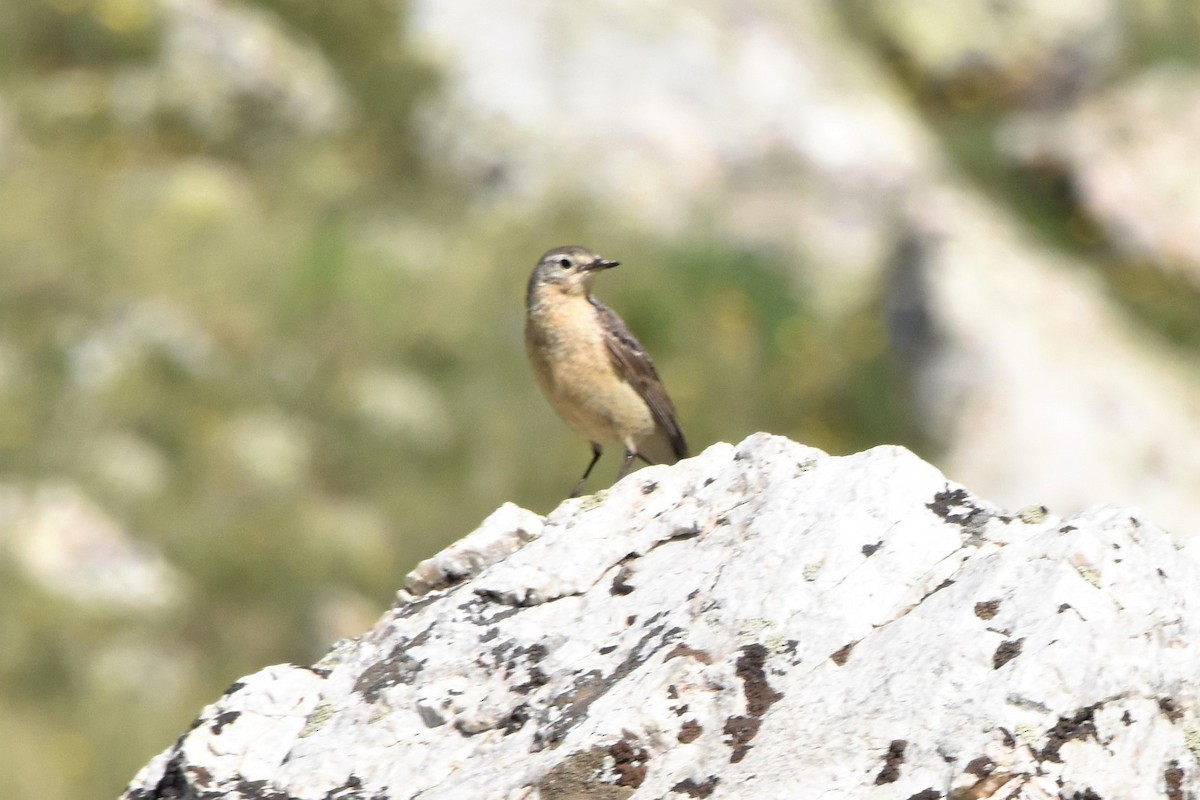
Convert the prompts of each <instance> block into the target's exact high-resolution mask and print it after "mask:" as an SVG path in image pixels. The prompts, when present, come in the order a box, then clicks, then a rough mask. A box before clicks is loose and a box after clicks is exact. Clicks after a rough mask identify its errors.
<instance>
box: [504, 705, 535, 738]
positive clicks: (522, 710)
mask: <svg viewBox="0 0 1200 800" xmlns="http://www.w3.org/2000/svg"><path fill="white" fill-rule="evenodd" d="M528 721H529V705H528V704H526V703H521V705H519V706H517V707H516V708H514V709H513V710H512V711H510V712H509V713H508V716H507V717H505V718H504V719H503V720H502V721H501V722H500V725H499V726H498V727H499V728H500V730H502V731H504V735H505V736H508V735H509V734H512V733H516V732H517V731H519V730H521V728H523V727H525V723H526V722H528Z"/></svg>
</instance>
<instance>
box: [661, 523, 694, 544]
mask: <svg viewBox="0 0 1200 800" xmlns="http://www.w3.org/2000/svg"><path fill="white" fill-rule="evenodd" d="M699 535H700V529H699V528H698V527H696V526H695V525H689V526H688V527H686V528H676V529H675V531H674V532H673V533H672V534H671V535H670V536H669V537H667V539H666V540H665V542H660V544H665V543H666V542H686V541H687V540H688V539H695V538H696V537H697V536H699Z"/></svg>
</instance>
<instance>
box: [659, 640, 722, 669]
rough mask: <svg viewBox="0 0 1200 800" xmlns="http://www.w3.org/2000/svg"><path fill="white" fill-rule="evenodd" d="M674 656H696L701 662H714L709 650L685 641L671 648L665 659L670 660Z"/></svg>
mask: <svg viewBox="0 0 1200 800" xmlns="http://www.w3.org/2000/svg"><path fill="white" fill-rule="evenodd" d="M672 658H694V659H696V660H697V661H699V662H700V663H701V664H711V663H712V662H713V657H712V656H711V655H709V653H708V652H707V651H705V650H697V649H696V648H694V647H689V646H688V645H686V644H684V643H683V642H680V643H679V644H677V645H675V646H674V647H673V648H671V652H669V653H667V654H666V655H665V656H663V661H670V660H671V659H672Z"/></svg>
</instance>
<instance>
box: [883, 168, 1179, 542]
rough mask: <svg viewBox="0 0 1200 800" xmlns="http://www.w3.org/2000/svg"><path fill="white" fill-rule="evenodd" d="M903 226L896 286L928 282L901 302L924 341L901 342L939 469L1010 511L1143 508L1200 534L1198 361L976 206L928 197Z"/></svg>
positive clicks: (1064, 262) (938, 194) (961, 197)
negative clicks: (1160, 343)
mask: <svg viewBox="0 0 1200 800" xmlns="http://www.w3.org/2000/svg"><path fill="white" fill-rule="evenodd" d="M909 219H910V223H911V226H912V230H913V231H916V232H917V233H916V234H915V235H916V237H917V239H918V240H920V241H921V242H922V244H921V245H920V246H919V247H918V248H917V249H918V252H917V253H916V254H914V255H912V256H911V260H912V261H913V262H914V263H913V264H912V265H911V266H910V267H909V268H908V270H909V271H910V272H911V273H914V274H915V276H916V277H914V274H909V275H908V276H907V277H904V276H903V275H904V271H903V270H894V273H896V274H898V275H900V276H901V277H899V278H894V279H893V280H894V282H899V283H904V282H906V281H907V282H909V283H913V282H919V283H922V284H923V285H922V286H920V287H917V288H913V287H909V289H908V290H907V292H908V293H909V294H911V295H919V296H920V297H916V298H912V305H913V306H914V307H915V308H916V309H921V310H923V312H924V313H925V314H926V315H927V317H926V324H927V325H928V330H926V331H924V332H923V333H921V332H919V331H918V332H911V331H910V333H909V334H908V335H910V336H914V337H916V338H917V339H920V337H922V336H924V337H926V339H925V340H924V341H914V342H912V343H909V344H908V345H907V346H908V347H910V348H911V349H912V351H913V355H912V363H911V365H910V366H911V368H912V370H913V374H914V376H915V380H916V388H917V405H918V407H919V408H920V409H921V411H922V412H923V413H924V418H923V423H924V425H925V426H926V429H927V431H928V432H929V433H930V434H931V435H932V436H933V437H934V438H936V439H937V440H938V441H939V442H940V443H941V444H942V446H943V450H942V452H941V453H940V454H939V457H938V465H939V466H940V467H941V468H942V469H944V470H945V471H946V472H947V473H948V474H950V475H953V476H954V477H955V478H956V479H957V480H960V481H962V482H963V483H965V484H967V485H969V486H972V487H975V488H976V489H977V490H978V491H980V492H983V493H986V494H987V495H988V496H989V497H990V498H992V499H993V500H995V501H996V502H999V503H1002V504H1004V505H1008V506H1013V507H1020V506H1025V505H1030V504H1045V505H1047V506H1049V507H1050V508H1052V509H1054V510H1055V511H1057V512H1059V513H1074V512H1075V511H1078V510H1079V509H1081V508H1085V507H1087V506H1089V505H1094V504H1096V503H1100V502H1112V503H1118V504H1121V505H1126V504H1128V505H1136V506H1138V507H1139V508H1142V509H1144V510H1145V512H1146V513H1147V514H1148V515H1149V516H1150V517H1151V518H1152V519H1154V520H1155V521H1156V522H1157V523H1158V524H1160V525H1162V526H1163V527H1165V528H1167V530H1169V531H1171V533H1173V534H1176V535H1180V536H1184V535H1194V534H1197V533H1200V503H1198V502H1197V498H1196V491H1195V487H1196V486H1197V485H1200V403H1198V402H1197V399H1196V398H1197V397H1200V375H1197V373H1196V371H1195V369H1194V367H1193V366H1192V365H1189V364H1186V363H1180V362H1178V361H1175V360H1173V359H1172V358H1171V356H1170V354H1168V353H1166V352H1164V351H1161V350H1159V349H1157V348H1156V347H1154V343H1153V342H1152V341H1150V340H1148V339H1147V337H1146V336H1145V335H1143V334H1141V333H1139V332H1138V331H1137V330H1136V329H1135V328H1134V326H1133V325H1132V323H1131V321H1130V320H1129V319H1127V318H1126V317H1125V316H1123V314H1122V313H1121V311H1120V309H1119V308H1118V307H1117V306H1116V305H1115V304H1114V303H1113V302H1112V300H1111V299H1110V298H1109V297H1108V296H1107V294H1106V292H1105V291H1104V288H1103V286H1102V285H1101V284H1100V282H1099V281H1098V280H1097V279H1096V277H1095V276H1094V275H1093V274H1092V273H1091V272H1090V271H1088V270H1087V269H1086V267H1085V265H1084V264H1082V263H1080V262H1078V261H1075V260H1073V259H1071V258H1068V257H1066V256H1063V255H1060V254H1056V253H1053V252H1050V251H1047V250H1044V249H1042V248H1040V247H1037V246H1035V244H1034V243H1033V242H1032V241H1031V240H1030V238H1029V237H1028V236H1027V235H1026V234H1025V233H1024V232H1023V231H1022V230H1021V229H1020V228H1019V227H1017V226H1015V225H1013V224H1011V223H1010V222H1009V221H1007V220H1006V219H1005V218H1004V217H1003V215H1001V214H999V213H997V211H996V209H995V207H994V206H992V205H991V204H989V203H987V202H986V201H983V200H982V199H980V198H979V197H977V196H975V195H973V194H971V193H969V192H965V191H961V190H956V189H952V188H949V187H942V188H936V189H931V190H927V191H924V192H922V193H920V195H918V196H915V197H914V200H913V203H912V206H911V209H910V212H909ZM904 291H905V290H904V289H903V288H900V289H897V288H894V289H893V293H897V292H899V293H904ZM907 313H908V314H909V315H910V316H912V315H914V314H915V313H916V311H915V310H909V311H908V312H907ZM910 328H919V325H917V326H910Z"/></svg>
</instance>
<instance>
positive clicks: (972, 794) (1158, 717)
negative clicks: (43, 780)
mask: <svg viewBox="0 0 1200 800" xmlns="http://www.w3.org/2000/svg"><path fill="white" fill-rule="evenodd" d="M1193 542H1194V540H1192V541H1189V542H1187V543H1184V544H1180V543H1177V542H1176V541H1174V540H1173V539H1172V538H1171V537H1170V536H1168V535H1167V534H1166V533H1164V532H1163V531H1162V530H1160V529H1159V528H1157V527H1155V526H1154V525H1153V524H1151V523H1149V522H1148V521H1146V520H1144V519H1142V518H1141V517H1139V516H1138V514H1137V513H1136V512H1131V511H1128V510H1123V509H1119V508H1108V507H1106V508H1094V509H1090V510H1087V511H1084V512H1082V513H1080V514H1078V515H1076V516H1074V517H1071V518H1069V519H1062V518H1058V517H1055V516H1054V515H1052V514H1050V513H1049V512H1047V510H1046V509H1044V508H1040V507H1038V508H1030V509H1026V510H1025V511H1022V512H1019V513H1015V514H1014V513H1010V512H1006V511H1004V510H1002V509H999V508H997V507H994V506H992V505H991V504H989V503H988V502H986V501H984V500H982V499H980V498H977V497H975V496H973V495H972V494H971V493H970V492H969V491H967V490H966V489H965V488H963V487H962V486H959V485H957V484H954V483H952V482H950V481H948V480H947V479H946V478H945V477H943V476H942V475H941V474H940V473H939V472H938V471H937V470H936V469H934V468H933V467H932V466H930V465H928V464H926V463H924V462H923V461H921V460H920V459H918V458H917V457H915V456H914V455H912V454H911V453H909V452H908V451H906V450H904V449H902V448H897V447H877V448H874V449H872V450H869V451H867V452H864V453H859V454H857V455H852V456H845V457H832V456H828V455H826V454H825V453H822V452H820V451H818V450H814V449H811V448H808V447H804V446H801V445H799V444H796V443H794V442H791V441H789V440H787V439H783V438H779V437H773V436H769V435H766V434H756V435H754V436H752V437H750V438H748V439H746V440H745V441H744V442H742V443H741V444H739V445H736V446H735V445H729V444H717V445H714V446H712V447H710V448H708V449H707V450H706V451H705V452H704V453H703V454H701V455H700V456H698V457H696V458H693V459H690V460H687V461H684V462H681V463H680V464H677V465H675V466H673V467H650V468H647V469H645V470H642V471H640V472H637V473H635V474H633V475H631V476H629V477H627V478H626V479H625V480H623V481H621V482H620V483H618V484H617V485H616V486H614V487H613V488H612V489H611V490H609V491H607V492H605V493H602V494H599V495H594V496H591V497H585V498H581V499H577V500H568V501H566V502H564V503H563V504H562V505H561V506H559V507H558V508H557V509H556V510H554V511H553V512H552V513H550V514H549V515H548V516H547V517H545V518H544V519H542V518H540V517H539V516H538V515H536V514H533V513H531V512H526V511H523V510H521V509H518V508H516V507H515V506H506V507H503V508H502V509H501V510H500V511H498V512H497V513H496V514H494V515H493V516H492V517H490V518H489V519H488V520H486V521H485V522H484V524H483V525H482V526H481V527H480V528H479V529H478V530H476V531H475V532H473V533H471V534H469V535H468V536H467V537H466V538H465V539H463V540H462V541H461V542H459V543H458V544H457V545H455V546H454V547H452V548H450V549H448V550H447V551H446V553H445V554H444V555H443V556H439V557H437V558H434V559H432V560H431V561H429V562H426V563H425V564H423V565H422V566H421V567H420V568H419V570H418V571H417V574H414V575H413V576H410V581H409V584H408V585H409V587H410V588H409V589H406V590H404V591H402V592H401V593H400V595H399V598H398V601H397V603H396V604H395V606H394V607H393V608H392V609H391V610H390V611H388V612H387V613H386V614H385V615H384V616H383V617H382V618H381V619H380V620H379V622H378V623H377V624H376V625H375V627H374V628H372V629H371V630H369V631H367V632H366V633H365V634H364V635H363V636H361V637H360V638H358V639H354V640H348V641H343V642H341V643H340V644H338V645H337V646H335V647H334V648H333V649H332V650H331V651H330V653H329V654H328V655H327V656H326V657H325V658H324V659H322V660H321V661H320V662H318V663H317V664H315V665H313V666H298V665H291V664H283V665H278V666H273V667H269V668H267V669H264V670H263V671H261V672H259V673H257V674H255V675H251V676H249V677H246V678H243V679H242V680H240V681H238V682H237V683H235V684H233V686H231V687H230V688H229V690H228V691H227V692H226V693H225V694H224V696H223V697H221V698H219V699H218V700H217V701H216V702H215V703H213V704H212V705H210V706H208V707H207V708H205V709H204V710H203V711H202V712H201V714H200V716H199V717H198V718H197V719H196V721H195V723H194V724H193V725H192V727H191V729H190V730H189V731H187V732H186V733H184V734H183V735H182V736H181V737H180V738H179V740H178V741H177V742H176V743H175V744H174V745H172V746H171V747H170V748H168V749H167V750H166V751H165V752H163V753H162V754H161V755H159V756H158V757H156V758H154V759H153V760H152V761H151V762H150V764H148V765H147V766H146V767H145V768H143V770H142V771H141V772H140V773H139V774H138V775H137V777H136V778H135V779H134V781H133V783H132V784H131V785H130V786H129V788H128V790H127V791H126V793H125V795H124V797H125V798H126V800H148V799H149V798H168V797H171V798H216V797H221V798H266V797H270V798H280V799H282V798H313V799H314V800H315V798H343V799H344V798H397V799H398V798H415V797H420V798H422V800H450V798H505V800H517V799H518V798H529V799H530V800H532V799H533V798H542V800H551V799H561V798H676V797H678V798H681V799H682V798H745V797H755V798H794V797H818V796H820V797H823V798H872V797H876V798H885V797H886V798H922V799H923V800H933V799H934V798H950V797H953V798H958V800H962V798H984V797H992V798H997V799H999V798H1018V797H1022V798H1025V797H1028V798H1032V797H1076V798H1085V797H1086V798H1095V797H1105V798H1108V797H1139V798H1150V797H1166V798H1172V800H1176V799H1177V798H1183V797H1187V796H1192V795H1193V794H1194V793H1196V792H1197V791H1200V777H1198V770H1197V757H1198V756H1200V746H1198V745H1197V741H1198V739H1200V735H1198V734H1197V731H1200V719H1198V716H1197V711H1196V691H1195V688H1194V681H1193V678H1194V675H1195V665H1196V664H1197V663H1200V653H1198V652H1197V644H1196V642H1197V641H1198V639H1200V637H1198V636H1197V633H1198V632H1200V592H1198V590H1197V587H1198V586H1200V562H1198V558H1197V549H1196V546H1195V545H1194V543H1193Z"/></svg>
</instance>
